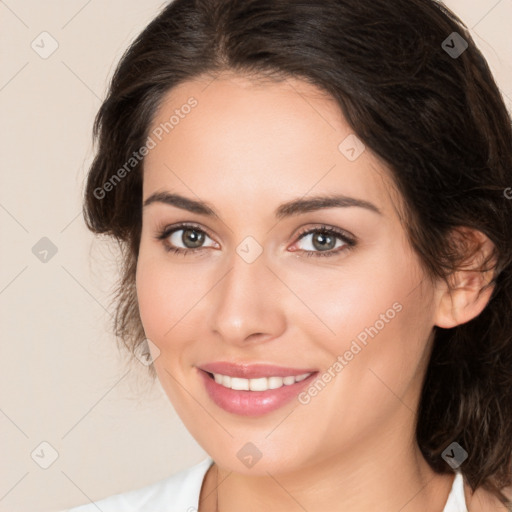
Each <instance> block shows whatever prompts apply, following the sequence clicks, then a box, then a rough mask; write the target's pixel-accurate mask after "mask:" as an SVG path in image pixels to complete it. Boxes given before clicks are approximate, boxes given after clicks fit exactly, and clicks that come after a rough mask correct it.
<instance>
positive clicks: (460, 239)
mask: <svg viewBox="0 0 512 512" xmlns="http://www.w3.org/2000/svg"><path fill="white" fill-rule="evenodd" d="M451 236H452V242H453V243H454V247H455V248H456V250H457V251H458V253H460V254H466V255H467V256H466V258H465V259H464V261H463V262H462V264H461V266H460V267H459V269H458V270H456V271H455V272H453V273H452V274H450V275H449V276H448V282H449V284H450V286H448V285H447V284H446V283H445V282H444V280H439V282H438V287H437V291H436V294H437V301H436V304H437V308H436V313H435V317H434V325H437V326H438V327H442V328H445V329H449V328H451V327H455V326H457V325H460V324H464V323H466V322H469V321H470V320H472V319H473V318H475V317H477V316H478V315H479V314H480V313H481V312H482V311H483V309H484V308H485V306H486V305H487V304H488V302H489V299H490V298H491V295H492V292H493V290H494V283H491V281H492V279H493V278H494V268H495V265H496V260H495V258H494V254H493V251H494V244H493V243H492V242H491V241H490V240H489V238H488V237H487V236H486V235H484V234H483V233H482V232H481V231H478V230H475V229H471V228H466V227H458V228H456V229H455V230H454V231H453V232H452V235H451ZM491 260H492V262H491V263H486V262H489V261H491ZM484 266H485V268H482V267H484Z"/></svg>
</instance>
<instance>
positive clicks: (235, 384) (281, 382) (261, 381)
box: [213, 373, 311, 391]
mask: <svg viewBox="0 0 512 512" xmlns="http://www.w3.org/2000/svg"><path fill="white" fill-rule="evenodd" d="M310 375H311V373H303V374H302V375H297V376H296V377H293V376H290V377H259V378H257V379H242V378H240V377H230V376H229V375H221V374H220V373H214V374H213V378H214V379H215V382H216V383H217V384H220V385H221V386H224V387H225V388H230V389H235V390H242V391H267V390H269V389H277V388H280V387H282V386H291V385H292V384H295V383H296V382H300V381H301V380H304V379H306V378H308V377H309V376H310Z"/></svg>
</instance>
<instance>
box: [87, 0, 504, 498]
mask: <svg viewBox="0 0 512 512" xmlns="http://www.w3.org/2000/svg"><path fill="white" fill-rule="evenodd" d="M454 32H457V34H458V35H459V36H460V38H458V36H454V35H453V33H454ZM454 37H455V39H454ZM450 38H451V39H450ZM461 38H462V39H461ZM464 41H465V42H466V43H467V45H468V46H467V48H466V49H465V50H464V48H465V46H464V45H463V42H464ZM450 49H452V50H453V49H455V50H459V53H460V51H462V50H464V51H462V53H460V55H458V54H454V53H453V51H452V52H450V51H449V50H450ZM222 71H230V72H236V73H243V74H245V75H250V76H254V77H255V78H257V77H266V78H270V79H274V80H283V79H284V78H286V77H297V78H300V79H303V80H305V81H307V82H309V83H311V84H313V85H315V86H317V87H319V88H320V89H321V90H323V91H324V92H326V93H327V94H329V95H330V96H332V97H333V98H334V99H335V100H336V102H337V103H338V104H339V106H340V108H341V111H342V113H343V115H344V116H345V119H346V120H347V122H348V123H349V125H350V126H351V127H352V129H353V131H354V133H356V134H357V136H358V137H359V138H360V139H361V140H362V141H363V142H364V144H365V145H366V146H367V147H368V148H370V150H371V151H373V152H374V153H375V154H376V155H377V156H378V157H380V158H381V159H382V160H383V161H385V162H386V163H387V164H388V166H389V168H390V169H391V171H392V173H391V174H392V179H393V182H394V184H395V186H396V188H397V190H398V191H399V192H400V196H401V197H402V198H403V200H404V204H405V210H404V215H403V219H402V220H403V222H404V223H405V227H406V229H407V234H408V237H409V240H410V243H411V245H412V247H413V248H414V250H415V251H416V252H417V254H418V255H419V257H420V259H421V262H422V264H423V266H424V268H425V271H426V275H428V276H429V277H430V278H431V279H436V278H442V279H445V280H446V281H447V276H449V274H450V273H451V272H453V271H454V270H456V269H458V268H461V265H462V263H463V261H464V260H465V259H466V258H467V257H468V255H469V254H470V252H471V245H470V243H469V242H470V240H469V239H467V240H465V242H466V243H463V244H460V243H455V242H454V239H455V238H454V237H451V236H450V235H451V234H453V233H454V231H453V230H454V229H455V228H457V227H460V226H466V227H468V228H474V229H476V230H479V231H481V232H482V233H484V234H485V235H487V237H489V239H490V240H491V241H492V243H493V244H494V247H495V253H494V254H493V258H494V263H495V268H494V277H493V280H492V282H491V283H490V285H494V290H493V293H492V296H491V299H490V301H489V303H488V304H487V306H486V308H485V309H484V310H483V312H482V313H481V314H480V315H478V316H477V317H476V318H474V319H473V320H471V321H469V322H467V323H464V324H462V325H459V326H456V327H454V328H452V329H442V328H438V327H434V335H435V337H434V343H433V350H432V355H431V360H430V363H429V366H428V369H427V372H426V375H425V380H424V386H423V391H422V396H421V400H420V404H419V410H418V421H417V431H416V435H417V442H418V444H419V446H420V448H421V450H422V453H423V455H424V457H425V458H426V460H427V461H428V463H429V464H430V465H431V466H432V468H433V469H434V470H435V471H437V472H439V473H447V472H451V471H453V470H452V469H451V468H450V467H449V466H448V465H447V464H446V462H445V461H444V460H443V458H442V457H441V454H442V452H443V450H444V449H445V448H446V447H447V446H449V445H450V444H451V443H452V442H458V443H459V444H460V445H461V446H462V447H463V448H465V450H466V451H467V452H468V458H467V459H466V460H465V461H464V462H463V463H462V465H461V466H460V470H461V472H462V473H463V475H464V477H465V480H466V481H467V482H468V483H469V485H470V486H471V488H472V489H473V490H475V489H476V488H477V487H479V486H482V487H483V488H486V489H488V490H490V491H491V492H492V493H493V494H494V495H496V496H497V497H498V498H499V499H500V500H501V501H502V502H503V503H504V504H507V506H511V503H510V502H509V501H508V500H507V498H506V496H505V495H504V494H503V492H502V491H503V490H504V489H505V487H506V486H508V485H510V484H511V483H512V475H511V473H512V222H511V221H512V200H510V199H509V198H507V196H508V193H506V190H509V191H510V190H511V189H510V188H509V187H512V128H511V119H510V116H509V114H508V113H507V109H506V106H505V104H504V101H503V98H502V97H501V95H500V91H499V89H498V87H497V85H496V83H495V81H494V79H493V76H492V74H491V72H490V70H489V67H488V65H487V63H486V60H485V59H484V57H483V56H482V54H481V52H480V51H479V50H478V48H477V47H476V46H475V43H474V41H473V39H472V37H471V35H470V34H469V32H468V30H467V28H466V26H465V25H464V24H463V23H462V21H461V20H460V19H459V18H458V17H457V16H455V15H454V14H453V13H452V12H451V11H450V10H449V9H448V8H447V7H445V6H444V5H443V4H442V3H438V2H436V1H434V0H308V1H302V0H176V1H175V2H173V3H171V4H169V5H168V6H166V7H165V8H164V9H163V10H162V12H161V13H160V14H159V15H158V16H157V17H156V18H155V19H154V20H153V21H152V22H151V23H150V24H149V25H148V26H147V27H146V28H145V30H144V31H143V32H142V33H141V34H140V35H139V36H138V37H137V39H136V40H135V41H134V42H133V43H132V44H131V46H130V47H129V48H128V50H127V51H126V52H125V54H124V55H123V57H122V59H121V61H120V63H119V65H118V66H117V68H116V71H115V73H114V75H113V78H112V80H111V83H110V88H109V91H108V95H107V98H106V99H105V101H104V103H103V104H102V105H101V108H100V110H99V112H98V115H97V117H96V120H95V125H94V137H95V140H96V142H97V152H96V155H95V159H94V162H93V164H92V167H91V169H90V172H89V174H88V177H87V183H86V190H85V198H84V217H85V220H86V223H87V226H88V228H89V229H90V230H92V231H93V232H95V233H104V234H106V235H109V236H111V237H113V239H114V240H116V241H117V242H118V244H119V247H120V249H121V251H122V276H121V279H120V280H119V283H118V287H117V289H116V295H115V299H114V300H115V305H116V316H115V326H114V330H115V333H116V335H117V336H118V339H121V340H122V342H123V343H124V344H125V345H126V347H127V348H128V349H129V350H130V351H131V352H134V351H135V350H137V349H138V348H139V347H140V346H141V344H142V343H145V342H144V339H145V335H144V330H143V328H142V324H141V321H140V316H139V311H138V305H137V296H136V289H135V270H136V266H137V254H138V248H139V242H140V232H141V215H142V205H141V203H142V168H143V159H142V160H141V161H140V162H138V163H137V164H136V165H134V166H133V169H132V170H131V171H130V172H127V173H123V178H122V179H120V180H118V181H116V182H115V183H114V184H113V185H112V183H113V182H112V177H113V176H114V174H116V172H117V171H118V169H120V168H122V167H123V165H124V164H125V163H126V162H127V161H128V160H129V159H130V158H131V157H132V155H133V154H134V152H137V151H139V149H140V148H141V147H142V146H143V145H144V144H145V143H146V140H147V137H148V131H149V128H150V126H151V122H152V119H153V117H154V115H155V112H156V110H157V109H158V107H159V105H160V104H161V100H162V98H163V96H164V94H166V93H167V92H169V90H170V89H172V88H173V87H174V86H176V85H178V84H180V83H182V82H185V81H187V80H190V79H193V78H196V77H198V76H200V75H208V74H211V76H212V77H215V76H216V74H218V73H220V72H222ZM125 174H126V175H125ZM118 176H119V175H118ZM109 180H110V183H111V186H110V187H109V190H108V192H106V190H107V189H106V188H105V184H106V183H107V182H109ZM485 263H487V262H485ZM447 282H448V281H447ZM149 370H150V373H151V375H152V376H153V377H154V376H155V374H156V372H155V371H154V368H153V366H152V365H151V366H150V367H149Z"/></svg>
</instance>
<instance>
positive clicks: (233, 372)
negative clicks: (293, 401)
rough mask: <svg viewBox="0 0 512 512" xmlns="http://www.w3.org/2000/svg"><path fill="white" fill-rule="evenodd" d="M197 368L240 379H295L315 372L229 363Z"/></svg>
mask: <svg viewBox="0 0 512 512" xmlns="http://www.w3.org/2000/svg"><path fill="white" fill-rule="evenodd" d="M198 368H199V369H200V370H204V371H206V372H209V373H220V374H222V375H229V376H230V377H239V378H242V379H257V378H260V377H290V376H293V377H295V376H297V375H303V374H304V373H313V372H315V371H316V370H314V369H311V368H290V367H285V366H275V365H270V364H262V363H256V364H248V363H229V362H226V361H219V362H215V363H207V364H202V365H201V366H198Z"/></svg>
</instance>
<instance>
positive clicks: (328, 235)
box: [299, 226, 356, 256]
mask: <svg viewBox="0 0 512 512" xmlns="http://www.w3.org/2000/svg"><path fill="white" fill-rule="evenodd" d="M308 237H311V238H310V242H309V243H308V244H305V245H306V246H309V247H306V249H303V251H304V252H306V253H307V254H306V256H336V255H338V254H339V253H341V252H344V251H347V250H350V249H352V248H353V247H355V245H356V240H355V238H354V237H353V236H351V235H349V234H348V233H346V232H345V231H343V230H340V229H337V228H333V227H331V226H318V227H315V228H312V229H311V228H310V229H309V230H307V231H306V232H302V233H299V241H302V240H304V239H306V238H308ZM338 241H339V242H340V243H337V242H338ZM335 249H337V250H335Z"/></svg>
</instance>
